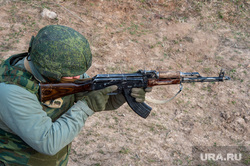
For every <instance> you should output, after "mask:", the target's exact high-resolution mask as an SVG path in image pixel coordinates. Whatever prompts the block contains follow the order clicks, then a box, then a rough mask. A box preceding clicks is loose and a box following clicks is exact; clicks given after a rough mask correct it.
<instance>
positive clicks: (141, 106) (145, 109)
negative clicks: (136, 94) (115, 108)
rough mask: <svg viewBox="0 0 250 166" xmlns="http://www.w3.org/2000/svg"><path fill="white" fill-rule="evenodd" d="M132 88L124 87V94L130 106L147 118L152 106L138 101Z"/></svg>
mask: <svg viewBox="0 0 250 166" xmlns="http://www.w3.org/2000/svg"><path fill="white" fill-rule="evenodd" d="M130 93H131V89H124V90H123V94H124V96H125V99H126V101H127V103H128V105H129V106H130V108H131V109H132V110H133V111H134V112H135V113H137V114H138V115H139V116H141V117H143V118H145V119H146V118H147V117H148V115H149V114H150V111H151V110H152V108H151V107H150V106H148V105H147V104H145V103H138V102H136V101H135V98H133V97H132V96H131V95H130Z"/></svg>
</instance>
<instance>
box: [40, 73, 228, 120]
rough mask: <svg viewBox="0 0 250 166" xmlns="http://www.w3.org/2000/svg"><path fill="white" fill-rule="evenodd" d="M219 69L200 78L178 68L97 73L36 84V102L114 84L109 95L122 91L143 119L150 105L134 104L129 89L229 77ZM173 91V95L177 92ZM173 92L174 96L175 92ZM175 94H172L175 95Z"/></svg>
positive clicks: (216, 80) (148, 111) (217, 79)
mask: <svg viewBox="0 0 250 166" xmlns="http://www.w3.org/2000/svg"><path fill="white" fill-rule="evenodd" d="M224 73H225V72H224V70H221V71H220V73H219V76H218V77H202V76H201V75H200V74H199V73H198V72H191V73H184V72H179V71H166V72H164V71H159V72H157V71H155V70H151V71H145V70H139V71H137V72H136V73H126V74H98V75H96V76H95V77H93V78H87V79H78V80H72V81H68V82H62V83H40V90H39V93H40V94H39V95H40V101H41V102H45V101H47V100H54V99H57V98H60V97H63V96H67V95H70V94H75V93H78V92H83V91H93V90H99V89H103V88H105V87H108V86H111V85H117V86H118V89H117V91H115V92H114V93H112V94H110V95H116V94H119V93H122V94H123V95H124V96H125V99H126V101H127V103H128V105H129V106H130V107H131V108H132V110H133V111H134V112H135V113H137V114H138V115H139V116H141V117H143V118H147V116H148V115H149V113H150V111H151V110H152V108H151V107H150V106H148V105H147V104H145V103H138V102H136V101H135V99H134V98H133V97H132V96H130V93H131V89H132V88H147V87H153V86H158V85H172V84H180V87H181V88H180V90H179V92H178V93H180V92H181V90H182V83H193V82H222V81H224V80H230V78H229V77H227V76H224ZM178 93H177V94H178ZM177 94H176V95H177ZM176 95H175V96H176Z"/></svg>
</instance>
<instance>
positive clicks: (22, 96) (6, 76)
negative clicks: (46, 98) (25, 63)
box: [0, 53, 93, 166]
mask: <svg viewBox="0 0 250 166" xmlns="http://www.w3.org/2000/svg"><path fill="white" fill-rule="evenodd" d="M25 56H26V54H25V53H24V54H19V55H14V56H11V57H10V58H9V59H7V60H6V61H4V62H3V63H2V64H1V66H0V92H1V93H0V105H1V107H0V161H2V162H4V163H5V165H46V166H49V165H67V160H68V153H69V150H70V146H68V145H69V144H70V143H71V142H72V140H73V138H74V137H76V135H77V134H78V133H79V132H80V130H81V128H82V127H83V125H84V123H85V121H86V119H87V117H88V116H90V115H92V114H93V111H92V110H91V109H89V107H88V106H87V104H86V103H85V102H84V101H77V103H75V104H74V102H75V99H74V95H69V96H65V97H64V98H63V105H62V106H61V108H57V109H52V108H48V107H46V106H44V105H42V104H41V103H40V102H39V100H38V98H37V94H38V82H37V81H36V80H35V79H34V78H33V76H32V74H30V73H29V72H27V71H26V70H24V69H22V68H20V67H17V66H15V64H16V63H17V62H18V61H20V59H22V58H23V57H25Z"/></svg>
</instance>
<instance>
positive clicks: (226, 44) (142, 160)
mask: <svg viewBox="0 0 250 166" xmlns="http://www.w3.org/2000/svg"><path fill="white" fill-rule="evenodd" d="M249 6H250V3H249V1H247V0H231V1H220V0H219V1H211V0H197V1H189V0H179V1H176V0H165V1H164V0H128V1H126V0H93V1H90V0H64V1H62V0H57V1H51V0H46V1H31V0H6V1H4V0H2V1H1V0H0V61H3V60H4V59H6V58H8V57H9V56H10V55H13V54H17V53H21V52H26V51H27V50H28V45H29V41H30V38H31V36H32V35H34V36H35V35H36V33H37V32H38V30H39V29H40V28H42V27H44V26H46V25H50V24H61V25H66V26H69V27H72V28H74V29H76V30H77V31H79V32H80V33H82V34H83V35H84V36H86V38H87V39H88V40H89V42H90V45H91V50H92V54H93V65H92V67H91V68H90V70H89V71H88V72H87V73H88V74H89V75H90V76H94V75H96V74H100V73H102V74H106V73H128V72H135V71H137V70H138V69H146V70H160V71H183V72H199V73H200V74H201V75H202V76H217V75H218V73H219V71H220V69H221V68H223V69H225V71H226V74H227V75H228V76H230V77H231V81H227V82H220V83H195V84H185V85H184V88H183V91H182V92H181V94H179V95H178V96H177V97H176V98H175V99H174V100H172V101H171V102H168V103H166V104H163V105H157V104H154V103H149V102H148V103H147V104H149V105H150V106H151V107H152V108H153V109H152V112H151V114H150V116H149V117H148V118H147V119H143V118H141V117H139V116H137V115H136V114H135V113H134V112H133V111H132V110H131V109H130V108H129V106H128V105H127V104H124V105H123V106H122V107H121V108H119V109H118V110H115V111H111V112H101V113H96V114H94V115H93V116H91V117H90V118H89V119H88V120H87V121H86V124H85V127H84V128H83V129H82V131H81V133H80V134H79V135H78V136H77V137H76V138H75V139H74V141H73V143H72V151H71V155H70V160H69V164H68V165H69V166H78V165H79V166H80V165H96V166H99V165H193V161H192V147H194V146H210V147H217V146H236V147H242V146H244V147H245V146H246V147H249V144H250V139H249V135H250V133H249V123H250V113H249V110H250V102H249V94H250V89H249V87H250V86H249V85H250V84H249V82H250V79H249V78H250V73H249V71H250V60H249V59H250V50H249V46H250V45H249ZM45 8H47V9H49V10H51V11H53V12H55V13H56V14H57V18H56V19H49V18H44V17H42V16H41V12H42V11H43V9H45ZM178 90H179V86H178V85H171V86H165V87H157V88H153V91H152V92H151V93H149V94H147V96H148V97H150V98H156V99H166V98H171V97H172V96H174V95H175V93H176V92H177V91H178ZM249 162H250V159H249V153H248V156H247V154H244V159H242V160H241V161H240V162H239V163H238V165H249ZM208 164H210V165H211V164H214V163H208ZM228 165H233V164H230V163H229V164H228Z"/></svg>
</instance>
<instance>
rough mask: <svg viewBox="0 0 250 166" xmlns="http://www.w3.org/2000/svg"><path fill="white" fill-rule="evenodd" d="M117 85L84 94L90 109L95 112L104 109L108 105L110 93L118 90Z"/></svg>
mask: <svg viewBox="0 0 250 166" xmlns="http://www.w3.org/2000/svg"><path fill="white" fill-rule="evenodd" d="M117 88H118V87H117V86H116V85H112V86H109V87H107V88H104V89H100V90H96V91H91V92H89V93H87V94H86V95H85V96H84V99H85V101H86V102H87V104H88V106H89V108H90V109H92V110H93V111H95V112H99V111H103V110H104V109H105V107H106V104H107V101H108V99H109V95H108V93H111V92H113V91H115V90H117Z"/></svg>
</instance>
